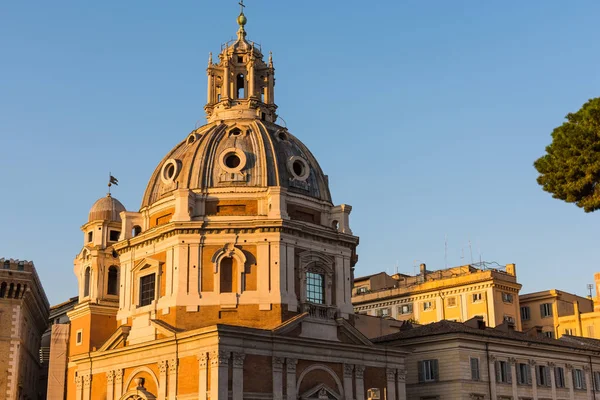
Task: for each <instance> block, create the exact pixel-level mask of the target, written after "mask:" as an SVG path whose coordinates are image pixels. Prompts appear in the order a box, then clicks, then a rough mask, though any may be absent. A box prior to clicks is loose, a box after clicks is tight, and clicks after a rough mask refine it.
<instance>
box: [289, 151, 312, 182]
mask: <svg viewBox="0 0 600 400" xmlns="http://www.w3.org/2000/svg"><path fill="white" fill-rule="evenodd" d="M288 169H289V170H290V172H291V174H292V176H293V177H294V179H296V180H299V181H305V180H306V179H308V176H309V175H310V167H309V166H308V163H307V162H306V160H305V159H303V158H302V157H299V156H293V157H290V159H289V160H288Z"/></svg>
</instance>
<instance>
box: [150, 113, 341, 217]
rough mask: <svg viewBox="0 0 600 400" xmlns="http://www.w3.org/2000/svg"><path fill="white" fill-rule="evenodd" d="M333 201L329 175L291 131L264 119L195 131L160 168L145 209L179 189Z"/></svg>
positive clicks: (227, 122)
mask: <svg viewBox="0 0 600 400" xmlns="http://www.w3.org/2000/svg"><path fill="white" fill-rule="evenodd" d="M273 186H278V187H282V188H285V189H287V190H288V191H289V192H294V193H298V194H301V195H305V196H308V197H311V198H314V199H317V200H321V201H325V202H327V203H331V195H330V193H329V185H328V181H327V176H326V175H324V174H323V171H322V170H321V167H320V166H319V163H318V162H317V160H316V159H315V157H314V156H313V155H312V153H311V152H310V151H309V150H308V148H307V147H306V146H305V145H304V144H303V143H302V142H301V141H300V140H298V139H297V138H296V137H295V136H293V135H292V134H291V133H289V132H288V130H287V129H286V128H283V127H280V126H278V125H276V124H273V123H270V122H266V121H261V120H259V119H243V120H235V119H231V120H224V121H218V122H214V123H209V124H207V125H205V126H203V127H200V128H198V129H196V130H194V131H193V132H191V133H190V134H189V135H188V136H187V138H185V139H184V140H183V141H181V142H180V143H179V144H178V145H176V146H175V147H174V148H173V149H172V150H171V151H170V152H169V153H168V154H167V155H166V156H165V157H164V158H163V160H162V161H161V162H160V163H159V164H158V166H157V167H156V169H155V171H154V173H153V174H152V177H151V178H150V181H149V183H148V186H147V188H146V192H145V194H144V198H143V200H142V208H144V207H147V206H150V205H152V204H154V203H155V202H157V201H158V200H160V199H161V198H162V197H163V196H167V195H169V194H170V192H172V191H173V190H176V189H190V190H194V191H198V192H203V191H204V192H205V191H207V190H209V189H219V188H221V189H226V188H236V190H239V189H242V188H246V189H250V188H267V187H273Z"/></svg>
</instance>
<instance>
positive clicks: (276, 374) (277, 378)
mask: <svg viewBox="0 0 600 400" xmlns="http://www.w3.org/2000/svg"><path fill="white" fill-rule="evenodd" d="M273 400H283V358H281V357H273Z"/></svg>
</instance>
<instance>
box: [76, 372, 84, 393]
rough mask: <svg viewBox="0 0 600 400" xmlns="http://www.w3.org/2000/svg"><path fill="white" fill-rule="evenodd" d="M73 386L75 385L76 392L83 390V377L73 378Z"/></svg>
mask: <svg viewBox="0 0 600 400" xmlns="http://www.w3.org/2000/svg"><path fill="white" fill-rule="evenodd" d="M75 384H76V385H77V390H81V389H82V388H83V377H82V376H80V375H77V376H75Z"/></svg>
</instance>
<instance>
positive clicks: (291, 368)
mask: <svg viewBox="0 0 600 400" xmlns="http://www.w3.org/2000/svg"><path fill="white" fill-rule="evenodd" d="M297 364H298V359H297V358H286V359H285V367H286V369H287V372H288V373H296V366H297Z"/></svg>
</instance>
